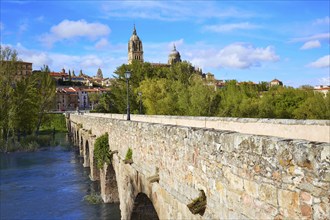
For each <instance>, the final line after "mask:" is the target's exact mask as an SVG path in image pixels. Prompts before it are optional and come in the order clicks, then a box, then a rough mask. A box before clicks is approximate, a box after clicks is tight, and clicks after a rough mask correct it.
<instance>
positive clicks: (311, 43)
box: [300, 40, 321, 50]
mask: <svg viewBox="0 0 330 220" xmlns="http://www.w3.org/2000/svg"><path fill="white" fill-rule="evenodd" d="M318 47H321V43H320V41H318V40H312V41H307V42H306V43H305V44H304V45H303V46H302V47H301V48H300V49H301V50H308V49H313V48H318Z"/></svg>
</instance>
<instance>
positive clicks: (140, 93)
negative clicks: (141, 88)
mask: <svg viewBox="0 0 330 220" xmlns="http://www.w3.org/2000/svg"><path fill="white" fill-rule="evenodd" d="M138 94H139V96H140V111H139V113H140V115H141V114H142V92H138Z"/></svg>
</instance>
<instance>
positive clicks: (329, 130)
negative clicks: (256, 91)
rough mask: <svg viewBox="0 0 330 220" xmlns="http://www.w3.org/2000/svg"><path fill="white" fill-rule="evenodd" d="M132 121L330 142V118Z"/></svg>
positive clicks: (142, 117) (159, 118)
mask: <svg viewBox="0 0 330 220" xmlns="http://www.w3.org/2000/svg"><path fill="white" fill-rule="evenodd" d="M85 115H86V116H92V117H101V118H113V119H122V120H125V119H126V115H124V114H103V113H86V114H85ZM131 120H132V121H141V122H150V123H159V124H170V125H181V126H188V127H199V128H214V129H217V130H229V131H236V132H239V133H245V134H254V135H267V136H275V137H281V138H288V139H304V140H309V141H318V142H328V143H330V135H329V134H330V120H294V119H268V118H225V117H192V116H167V115H131Z"/></svg>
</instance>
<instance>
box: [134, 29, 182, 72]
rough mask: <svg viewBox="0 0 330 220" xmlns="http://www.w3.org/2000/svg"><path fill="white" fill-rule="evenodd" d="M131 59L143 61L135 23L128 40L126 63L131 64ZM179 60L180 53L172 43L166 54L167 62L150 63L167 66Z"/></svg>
mask: <svg viewBox="0 0 330 220" xmlns="http://www.w3.org/2000/svg"><path fill="white" fill-rule="evenodd" d="M133 60H138V61H140V62H144V59H143V46H142V41H141V40H140V38H139V36H138V35H137V33H136V29H135V25H134V29H133V34H132V36H131V38H130V39H129V41H128V64H132V62H133ZM178 62H181V55H180V53H179V51H177V50H176V47H175V45H173V50H172V51H171V53H170V54H169V55H168V63H167V64H166V63H151V64H152V65H155V66H167V67H170V66H171V65H173V64H175V63H178Z"/></svg>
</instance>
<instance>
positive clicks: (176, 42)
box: [167, 38, 184, 50]
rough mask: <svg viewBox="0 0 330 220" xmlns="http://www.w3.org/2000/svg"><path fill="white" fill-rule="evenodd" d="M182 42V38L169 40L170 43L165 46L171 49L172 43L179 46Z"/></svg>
mask: <svg viewBox="0 0 330 220" xmlns="http://www.w3.org/2000/svg"><path fill="white" fill-rule="evenodd" d="M183 43H184V40H183V39H182V38H181V39H179V40H176V41H171V42H170V43H168V45H167V48H168V49H169V50H172V49H173V45H175V46H176V47H180V46H181V45H183Z"/></svg>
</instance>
